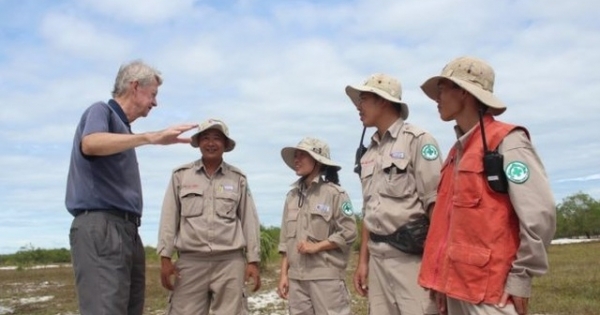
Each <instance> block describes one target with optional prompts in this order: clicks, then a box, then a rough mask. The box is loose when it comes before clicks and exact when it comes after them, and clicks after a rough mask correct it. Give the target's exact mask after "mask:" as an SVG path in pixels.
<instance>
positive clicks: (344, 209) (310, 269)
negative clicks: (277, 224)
mask: <svg viewBox="0 0 600 315" xmlns="http://www.w3.org/2000/svg"><path fill="white" fill-rule="evenodd" d="M356 236H357V233H356V221H355V218H354V211H353V208H352V203H351V202H350V198H349V197H348V194H347V193H346V191H345V190H344V189H343V188H342V187H340V186H338V185H335V184H333V183H330V182H326V181H324V180H323V179H322V178H321V177H320V176H319V177H317V178H315V179H314V180H313V182H312V184H311V185H310V186H309V187H308V189H306V190H302V189H301V182H300V180H298V181H297V182H296V183H294V184H293V188H292V190H290V192H289V193H288V194H287V197H286V200H285V205H284V210H283V218H282V222H281V234H280V238H279V247H278V250H279V252H281V253H286V255H287V258H288V263H289V270H288V277H289V278H290V279H295V280H324V279H344V278H345V270H346V266H347V263H348V258H349V253H350V251H351V248H352V243H353V242H354V240H355V239H356ZM304 240H308V241H309V242H313V243H318V242H320V241H324V240H328V241H330V242H332V243H335V244H336V245H337V246H338V248H336V249H332V250H327V251H321V252H318V253H315V254H304V255H303V254H300V253H299V252H298V250H297V249H296V246H297V244H298V242H300V241H304Z"/></svg>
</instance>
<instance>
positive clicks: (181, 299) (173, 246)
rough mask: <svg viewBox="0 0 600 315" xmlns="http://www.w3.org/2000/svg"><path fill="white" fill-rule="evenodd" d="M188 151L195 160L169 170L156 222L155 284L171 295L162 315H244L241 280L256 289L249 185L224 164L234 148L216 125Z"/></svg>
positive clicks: (205, 128)
mask: <svg viewBox="0 0 600 315" xmlns="http://www.w3.org/2000/svg"><path fill="white" fill-rule="evenodd" d="M191 144H192V146H193V147H197V148H200V153H201V155H202V157H201V158H200V159H199V160H196V161H194V162H191V163H188V164H184V165H182V166H180V167H177V168H175V170H174V171H173V174H172V176H171V181H170V182H169V186H168V188H167V191H166V193H165V198H164V202H163V208H162V214H161V218H160V229H159V235H158V246H157V252H158V254H159V255H160V256H161V282H162V285H163V287H165V288H166V289H168V290H172V293H171V298H170V303H169V308H168V311H167V314H169V315H187V314H198V315H208V314H209V310H212V311H213V312H214V313H215V314H218V315H220V314H246V313H247V311H248V310H247V303H246V293H245V292H244V281H245V280H248V278H252V280H253V282H254V291H256V290H258V289H259V288H260V276H259V268H258V263H259V261H260V223H259V221H258V214H257V212H256V207H255V206H254V200H253V199H252V195H251V194H250V187H249V186H248V180H247V179H246V175H245V174H244V173H242V171H241V170H239V169H238V168H236V167H235V166H233V165H230V164H228V163H226V162H225V161H223V153H224V152H230V151H231V150H233V148H235V141H234V140H233V139H231V138H230V137H229V131H228V128H227V126H226V125H225V123H223V122H222V121H220V120H217V119H209V120H207V121H205V122H203V123H202V124H200V126H199V127H198V132H197V133H196V134H195V135H193V136H192V143H191ZM175 253H177V254H178V256H179V259H178V260H177V262H176V263H175V264H173V262H172V261H171V257H172V256H173V254H175ZM172 276H175V282H174V283H173V282H172Z"/></svg>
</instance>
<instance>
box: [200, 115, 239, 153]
mask: <svg viewBox="0 0 600 315" xmlns="http://www.w3.org/2000/svg"><path fill="white" fill-rule="evenodd" d="M208 129H217V130H219V131H220V132H222V133H223V135H225V138H227V143H226V144H225V152H229V151H231V150H233V148H235V141H233V139H231V138H230V137H229V128H227V125H225V123H224V122H223V121H221V120H218V119H213V118H211V119H209V120H206V121H204V122H203V123H201V124H200V125H199V126H198V131H197V132H196V133H195V134H194V135H193V136H192V142H191V143H190V144H191V145H192V147H194V148H197V147H198V136H199V135H200V134H201V133H203V132H204V131H206V130H208Z"/></svg>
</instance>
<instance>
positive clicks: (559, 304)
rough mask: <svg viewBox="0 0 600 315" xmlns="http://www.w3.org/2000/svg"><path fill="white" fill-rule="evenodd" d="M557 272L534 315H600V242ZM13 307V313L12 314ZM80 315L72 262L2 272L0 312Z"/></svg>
mask: <svg viewBox="0 0 600 315" xmlns="http://www.w3.org/2000/svg"><path fill="white" fill-rule="evenodd" d="M549 255H550V261H551V271H550V273H549V274H548V275H546V276H544V277H542V278H538V279H536V280H535V282H534V289H533V294H534V296H533V297H532V299H531V304H530V310H531V314H577V315H598V314H600V268H599V262H600V242H592V243H586V244H572V245H553V246H552V247H551V248H550V252H549ZM355 262H356V256H354V257H353V259H352V261H351V264H350V265H351V266H350V268H349V272H348V278H347V283H348V287H349V289H350V292H351V294H352V295H353V301H354V302H353V305H352V309H353V312H354V314H366V313H367V312H366V310H367V307H366V299H365V298H361V297H358V296H356V295H355V292H354V289H353V288H351V283H352V282H351V273H352V271H354V267H355ZM277 268H278V263H277V262H274V263H273V264H271V265H270V266H269V268H268V270H267V271H266V272H264V273H263V274H262V279H263V287H262V288H261V290H260V291H259V292H257V293H254V294H253V296H256V295H258V294H265V293H269V292H271V291H272V290H273V289H274V288H275V286H276V285H277V280H278V273H277ZM146 290H147V291H146V293H147V294H146V295H147V298H146V314H150V315H162V314H164V310H165V308H166V301H167V292H166V291H165V290H164V289H162V287H161V286H160V280H159V266H158V265H157V264H156V263H149V265H148V269H147V288H146ZM7 308H10V309H12V311H13V312H12V313H8V312H7ZM3 312H4V314H27V315H75V314H77V302H76V297H75V293H74V285H73V271H72V269H71V267H70V266H63V267H60V268H47V269H26V270H0V314H3ZM252 314H256V315H259V314H265V315H270V314H286V312H285V303H284V302H283V301H276V302H274V303H272V304H270V305H268V306H267V307H266V308H264V309H260V310H258V309H252Z"/></svg>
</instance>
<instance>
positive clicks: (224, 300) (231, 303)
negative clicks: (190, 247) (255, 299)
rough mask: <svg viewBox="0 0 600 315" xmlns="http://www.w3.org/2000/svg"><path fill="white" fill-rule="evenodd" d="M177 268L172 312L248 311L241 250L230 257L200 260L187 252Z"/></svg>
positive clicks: (233, 314)
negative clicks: (177, 276) (177, 274)
mask: <svg viewBox="0 0 600 315" xmlns="http://www.w3.org/2000/svg"><path fill="white" fill-rule="evenodd" d="M175 267H176V268H177V270H178V271H179V278H176V279H175V289H174V290H173V292H171V296H170V297H169V307H168V311H167V314H168V315H190V314H194V315H208V314H209V310H210V311H212V312H211V313H210V314H214V315H244V314H247V313H248V308H247V299H246V294H245V287H244V274H245V271H246V261H245V259H244V257H243V256H242V253H241V252H240V254H239V255H235V256H234V257H230V258H229V259H227V260H200V259H198V256H197V255H194V254H193V253H191V254H185V253H184V254H181V257H180V258H179V259H178V260H177V262H176V263H175Z"/></svg>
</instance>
